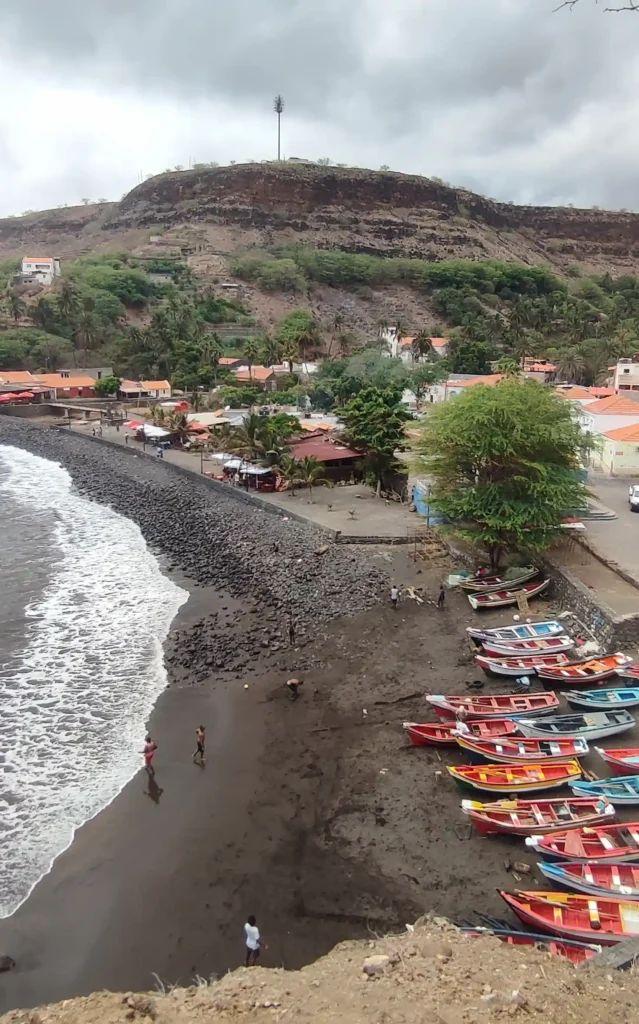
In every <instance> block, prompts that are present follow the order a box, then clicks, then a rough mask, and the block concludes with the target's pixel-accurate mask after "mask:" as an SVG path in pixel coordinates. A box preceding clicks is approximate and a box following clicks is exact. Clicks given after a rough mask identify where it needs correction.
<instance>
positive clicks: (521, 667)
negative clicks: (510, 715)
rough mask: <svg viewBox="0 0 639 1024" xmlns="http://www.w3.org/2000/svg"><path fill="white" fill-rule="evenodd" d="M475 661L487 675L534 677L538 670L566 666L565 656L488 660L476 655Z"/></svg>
mask: <svg viewBox="0 0 639 1024" xmlns="http://www.w3.org/2000/svg"><path fill="white" fill-rule="evenodd" d="M475 661H476V662H477V664H478V665H479V667H480V668H481V669H483V671H484V672H486V673H487V675H498V676H534V675H535V673H536V672H537V670H538V669H539V668H543V667H545V666H548V667H550V666H553V665H567V664H568V656H567V655H566V654H529V655H527V656H526V657H520V658H489V657H488V656H486V655H484V654H476V655H475Z"/></svg>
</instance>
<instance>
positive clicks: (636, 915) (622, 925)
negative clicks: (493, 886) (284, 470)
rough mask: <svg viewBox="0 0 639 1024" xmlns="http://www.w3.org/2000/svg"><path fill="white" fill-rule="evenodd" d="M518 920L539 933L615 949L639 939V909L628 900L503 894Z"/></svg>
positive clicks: (569, 893)
mask: <svg viewBox="0 0 639 1024" xmlns="http://www.w3.org/2000/svg"><path fill="white" fill-rule="evenodd" d="M500 895H501V897H502V899H504V900H505V901H506V903H507V904H508V906H509V907H510V908H511V910H512V911H514V913H515V914H516V915H517V917H518V918H519V919H520V920H521V921H523V922H524V924H526V925H528V926H529V927H531V928H534V929H535V931H538V930H540V929H541V931H544V932H550V933H551V934H552V935H559V936H560V937H561V938H570V939H577V940H581V941H583V942H597V943H601V944H602V945H604V946H611V945H613V944H614V943H616V942H621V941H622V940H623V939H632V938H637V937H639V907H638V906H637V904H636V903H632V902H630V901H628V900H614V899H604V898H601V899H600V898H597V899H593V897H592V896H582V895H577V894H576V893H571V892H519V891H518V892H503V891H502V892H500Z"/></svg>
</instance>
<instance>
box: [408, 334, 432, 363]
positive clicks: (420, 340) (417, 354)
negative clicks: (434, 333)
mask: <svg viewBox="0 0 639 1024" xmlns="http://www.w3.org/2000/svg"><path fill="white" fill-rule="evenodd" d="M411 352H412V356H413V359H414V360H415V361H416V362H419V360H420V359H424V358H425V357H426V358H428V356H430V355H432V353H433V343H432V341H431V340H430V335H429V334H428V331H423V330H422V331H419V332H418V333H417V334H416V335H415V337H414V338H413V344H412V345H411Z"/></svg>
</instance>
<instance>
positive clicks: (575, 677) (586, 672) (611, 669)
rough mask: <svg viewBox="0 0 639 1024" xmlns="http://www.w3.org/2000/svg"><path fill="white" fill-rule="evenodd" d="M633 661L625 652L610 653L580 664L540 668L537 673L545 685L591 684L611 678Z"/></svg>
mask: <svg viewBox="0 0 639 1024" xmlns="http://www.w3.org/2000/svg"><path fill="white" fill-rule="evenodd" d="M631 661H632V659H631V658H628V657H627V656H626V655H625V654H614V655H608V657H606V658H593V659H592V661H584V662H582V663H581V664H579V665H566V666H564V667H559V668H552V667H550V668H538V669H537V675H538V676H539V678H540V679H541V681H542V683H543V684H544V686H545V685H546V684H547V683H551V684H552V685H553V686H560V685H565V684H568V685H569V686H590V684H591V683H598V682H601V680H603V679H611V678H612V677H613V676H617V675H618V674H619V669H620V668H621V669H622V668H624V667H625V666H627V665H629V664H630V662H631Z"/></svg>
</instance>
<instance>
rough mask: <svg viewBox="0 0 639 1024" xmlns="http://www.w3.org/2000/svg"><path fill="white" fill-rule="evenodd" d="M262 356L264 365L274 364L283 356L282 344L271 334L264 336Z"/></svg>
mask: <svg viewBox="0 0 639 1024" xmlns="http://www.w3.org/2000/svg"><path fill="white" fill-rule="evenodd" d="M261 357H262V362H263V363H264V366H274V365H276V364H277V363H279V361H280V359H281V358H282V346H281V345H280V343H279V341H276V339H275V338H273V337H271V335H270V334H265V335H264V337H263V338H262V345H261Z"/></svg>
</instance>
